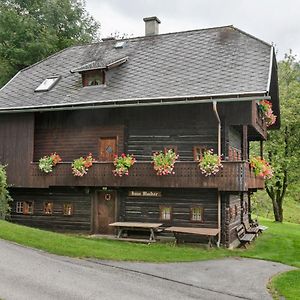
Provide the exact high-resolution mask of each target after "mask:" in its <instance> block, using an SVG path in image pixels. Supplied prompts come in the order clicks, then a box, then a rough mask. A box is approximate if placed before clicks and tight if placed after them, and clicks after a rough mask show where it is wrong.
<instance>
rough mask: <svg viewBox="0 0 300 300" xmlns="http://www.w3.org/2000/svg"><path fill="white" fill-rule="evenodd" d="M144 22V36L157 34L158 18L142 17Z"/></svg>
mask: <svg viewBox="0 0 300 300" xmlns="http://www.w3.org/2000/svg"><path fill="white" fill-rule="evenodd" d="M143 20H144V22H145V36H148V35H155V34H158V29H159V24H160V20H159V19H158V18H157V17H148V18H144V19H143Z"/></svg>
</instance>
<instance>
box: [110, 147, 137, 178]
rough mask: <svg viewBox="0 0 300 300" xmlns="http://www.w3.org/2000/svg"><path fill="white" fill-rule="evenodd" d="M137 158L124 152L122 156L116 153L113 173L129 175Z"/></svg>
mask: <svg viewBox="0 0 300 300" xmlns="http://www.w3.org/2000/svg"><path fill="white" fill-rule="evenodd" d="M135 161H136V160H135V158H134V156H133V155H129V154H127V155H126V154H125V153H122V155H121V156H118V155H117V154H116V155H115V158H114V166H115V169H114V170H113V174H114V175H115V176H120V177H122V176H123V175H128V174H129V173H128V171H129V168H130V167H131V166H133V165H134V163H135Z"/></svg>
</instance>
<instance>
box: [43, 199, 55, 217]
mask: <svg viewBox="0 0 300 300" xmlns="http://www.w3.org/2000/svg"><path fill="white" fill-rule="evenodd" d="M44 214H45V215H52V214H53V202H45V203H44Z"/></svg>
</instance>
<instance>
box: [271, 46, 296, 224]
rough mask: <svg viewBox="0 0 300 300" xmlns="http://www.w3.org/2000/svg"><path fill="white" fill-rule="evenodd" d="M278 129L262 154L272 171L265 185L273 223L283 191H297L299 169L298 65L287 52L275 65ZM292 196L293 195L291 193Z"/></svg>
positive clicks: (278, 217)
mask: <svg viewBox="0 0 300 300" xmlns="http://www.w3.org/2000/svg"><path fill="white" fill-rule="evenodd" d="M278 67H279V90H280V103H281V120H282V122H281V128H280V130H275V131H271V132H269V137H268V141H267V142H266V145H265V153H266V156H267V157H268V160H269V162H270V163H271V165H272V167H273V169H274V176H273V178H272V179H270V180H267V182H266V192H267V193H268V195H269V197H270V198H271V200H272V204H273V212H274V217H275V221H277V222H282V221H283V209H282V204H283V201H284V199H285V196H286V194H287V192H290V193H291V194H293V191H294V190H295V189H296V190H298V192H299V182H300V176H299V169H298V168H299V166H300V146H299V141H300V131H299V128H300V64H299V62H298V61H296V58H295V56H293V55H292V53H291V52H290V53H289V54H287V55H286V56H285V59H284V60H283V61H281V62H279V64H278ZM294 195H295V194H294Z"/></svg>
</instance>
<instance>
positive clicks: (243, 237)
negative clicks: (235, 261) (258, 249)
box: [236, 224, 256, 248]
mask: <svg viewBox="0 0 300 300" xmlns="http://www.w3.org/2000/svg"><path fill="white" fill-rule="evenodd" d="M236 233H237V237H238V239H239V241H240V242H241V244H242V245H243V246H245V248H247V245H248V244H250V243H251V242H252V241H253V240H254V238H255V237H256V234H255V233H246V231H245V227H244V225H243V224H241V225H239V226H237V228H236Z"/></svg>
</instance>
